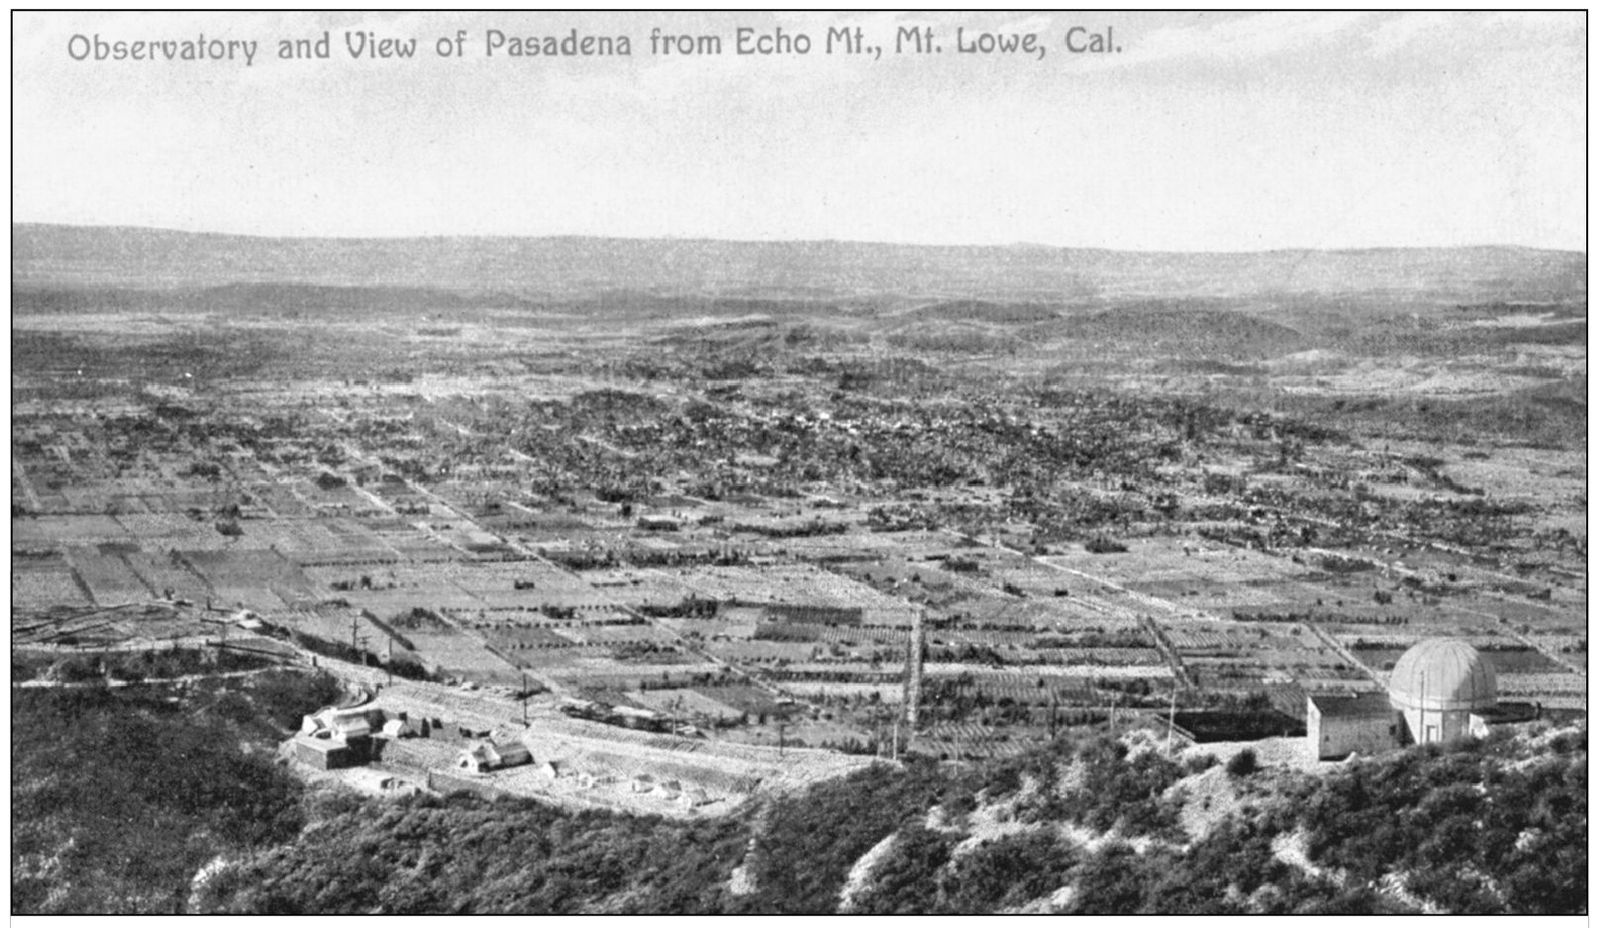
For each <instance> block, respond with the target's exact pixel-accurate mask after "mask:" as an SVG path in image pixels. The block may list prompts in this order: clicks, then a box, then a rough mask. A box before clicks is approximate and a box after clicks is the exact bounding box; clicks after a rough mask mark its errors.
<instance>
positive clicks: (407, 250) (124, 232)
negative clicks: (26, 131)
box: [11, 224, 1585, 308]
mask: <svg viewBox="0 0 1607 928" xmlns="http://www.w3.org/2000/svg"><path fill="white" fill-rule="evenodd" d="M11 272H12V287H13V290H60V289H75V288H87V289H97V290H104V289H129V290H175V289H184V290H188V289H195V288H210V287H219V286H226V285H235V284H289V283H295V284H307V285H313V286H318V287H361V288H372V287H386V288H430V289H432V290H444V291H452V292H458V293H473V294H485V293H500V294H506V295H508V296H510V297H517V298H518V299H519V300H521V301H525V300H531V301H544V300H557V301H569V300H574V299H577V298H585V297H597V296H600V295H605V294H608V293H610V292H619V291H629V292H632V293H634V294H638V295H641V294H652V295H674V294H698V295H702V296H709V297H727V298H754V299H765V300H777V299H782V300H810V301H815V300H853V299H858V298H867V299H874V298H879V297H888V296H900V297H906V298H908V297H913V298H917V299H939V300H945V299H946V300H957V301H968V300H995V301H1000V300H1004V301H1015V302H1024V303H1037V302H1056V303H1065V302H1103V301H1118V300H1129V299H1142V298H1178V297H1192V298H1202V297H1203V298H1234V299H1246V298H1256V297H1262V296H1271V295H1280V294H1281V295H1289V294H1312V295H1322V296H1329V297H1333V296H1347V295H1353V296H1358V297H1360V296H1369V297H1374V298H1379V299H1384V300H1404V301H1410V302H1457V301H1468V300H1511V301H1547V302H1551V301H1572V300H1579V299H1582V298H1583V296H1584V293H1585V255H1584V254H1583V253H1582V252H1567V251H1546V250H1539V249H1529V248H1514V247H1494V246H1492V247H1469V248H1379V249H1365V250H1350V251H1296V250H1290V251H1265V252H1252V253H1178V252H1124V251H1105V250H1098V249H1079V248H1051V247H1044V246H1035V245H1012V246H974V247H969V246H967V247H959V246H955V247H950V246H926V245H889V244H874V243H863V242H835V241H811V242H729V241H712V240H701V239H687V240H680V239H616V238H576V237H552V238H514V237H443V238H386V239H372V238H371V239H337V238H258V237H252V236H241V235H219V234H208V233H191V232H175V231H167V230H159V229H142V228H128V227H84V226H61V225H34V224H19V225H13V226H12V245H11ZM963 305H964V304H963V302H962V303H961V304H960V307H959V308H963Z"/></svg>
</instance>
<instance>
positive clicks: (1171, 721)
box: [1166, 683, 1177, 757]
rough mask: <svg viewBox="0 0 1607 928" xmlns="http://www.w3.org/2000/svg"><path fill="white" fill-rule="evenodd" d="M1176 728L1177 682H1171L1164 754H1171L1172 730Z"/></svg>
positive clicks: (1169, 755) (1168, 755)
mask: <svg viewBox="0 0 1607 928" xmlns="http://www.w3.org/2000/svg"><path fill="white" fill-rule="evenodd" d="M1175 728H1177V684H1176V683H1173V684H1172V711H1171V713H1170V714H1169V715H1167V717H1166V756H1167V757H1171V756H1172V731H1173V729H1175Z"/></svg>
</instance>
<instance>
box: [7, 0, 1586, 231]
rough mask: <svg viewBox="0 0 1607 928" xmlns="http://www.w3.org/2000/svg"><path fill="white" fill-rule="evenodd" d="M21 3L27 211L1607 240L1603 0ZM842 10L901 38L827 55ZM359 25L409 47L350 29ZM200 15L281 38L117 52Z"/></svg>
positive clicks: (16, 120) (536, 225)
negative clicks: (885, 8) (1559, 4)
mask: <svg viewBox="0 0 1607 928" xmlns="http://www.w3.org/2000/svg"><path fill="white" fill-rule="evenodd" d="M12 26H13V45H12V49H13V59H12V92H13V103H12V121H13V124H12V129H13V132H12V144H13V150H12V171H13V183H12V216H13V221H15V222H61V223H71V224H79V225H137V226H155V227H162V228H172V229H183V230H192V231H215V232H233V233H244V234H256V235H275V236H413V235H609V236H625V237H676V238H721V239H757V240H785V239H839V240H858V241H885V242H900V243H911V244H948V245H959V244H982V245H996V244H1012V243H1036V244H1044V245H1056V246H1072V247H1101V248H1113V249H1134V250H1148V251H1249V250H1261V249H1272V248H1354V247H1385V246H1453V245H1478V244H1504V245H1524V246H1532V247H1544V248H1564V249H1574V250H1583V249H1584V247H1585V228H1586V221H1585V217H1586V203H1585V182H1586V161H1585V121H1586V120H1585V59H1586V43H1585V25H1584V15H1583V14H1581V13H1573V14H1569V13H1560V14H1539V13H1507V14H1484V13H1476V14H1469V13H1412V14H1402V13H1245V14H1179V13H1113V14H1098V13H1086V12H1083V13H1053V14H1050V13H1017V14H1011V13H965V14H961V13H931V14H917V13H871V14H856V13H846V14H829V13H799V14H763V13H761V14H684V13H670V12H650V13H634V14H601V13H569V14H561V13H485V14H463V13H393V14H360V13H346V14H330V13H318V14H287V13H255V14H240V13H216V12H215V13H100V14H66V13H17V14H13V20H12ZM1078 26H1080V27H1082V28H1083V30H1085V31H1083V32H1080V33H1076V36H1077V37H1078V38H1077V44H1079V45H1087V44H1090V43H1088V42H1087V41H1086V37H1088V36H1091V35H1101V36H1103V35H1107V34H1108V35H1109V36H1111V38H1112V40H1113V41H1112V42H1111V43H1110V44H1112V45H1114V46H1119V47H1120V48H1121V51H1120V52H1109V53H1093V52H1084V53H1080V54H1074V53H1072V52H1071V51H1069V50H1068V48H1067V36H1068V32H1070V31H1071V30H1072V28H1073V27H1078ZM834 27H848V28H850V29H853V28H856V27H857V28H858V29H861V30H863V36H864V40H863V41H864V46H863V47H866V48H871V47H875V46H879V47H880V48H881V53H880V55H879V56H878V55H876V54H875V53H874V52H871V51H866V52H861V53H860V54H857V55H855V54H844V53H842V52H840V51H839V52H837V53H834V54H827V53H826V50H825V43H826V35H827V31H828V30H829V29H831V28H834ZM928 27H930V28H931V29H932V35H933V42H934V43H935V44H936V46H937V47H938V48H940V49H941V50H940V51H938V52H928V53H924V54H923V53H918V52H915V51H913V50H911V49H912V45H913V43H911V42H908V41H906V43H905V46H906V47H905V51H904V52H903V53H902V54H900V53H896V52H895V51H894V45H895V39H896V36H897V34H898V32H899V29H900V28H908V29H911V30H918V31H920V32H922V33H924V31H925V30H926V29H927V28H928ZM655 28H656V29H658V30H659V31H660V33H661V34H676V35H711V36H716V37H719V38H720V40H721V50H722V53H721V54H719V55H712V54H705V55H687V56H682V55H679V54H669V55H664V54H655V53H654V51H653V49H652V47H651V44H650V39H651V34H652V32H653V30H654V29H655ZM742 28H748V29H752V30H753V33H752V34H753V35H755V36H758V35H765V36H773V35H774V34H775V33H776V30H778V29H779V30H781V31H782V32H783V33H785V34H787V35H794V36H795V35H800V34H801V35H806V36H808V37H809V38H810V44H811V47H810V51H809V53H807V54H796V53H795V54H791V55H758V54H754V55H738V54H736V50H737V48H736V45H737V33H738V30H739V29H742ZM962 28H963V29H964V30H965V36H966V39H965V41H966V43H967V44H974V43H977V42H978V37H979V36H982V35H989V36H1000V35H1033V36H1036V37H1037V39H1036V41H1037V43H1038V44H1039V45H1040V46H1042V47H1044V49H1045V51H1044V54H1043V55H1042V57H1041V58H1040V57H1038V56H1037V55H1036V54H1021V53H1014V54H1003V53H995V54H983V53H981V52H980V51H979V52H975V53H966V54H962V53H961V50H960V45H959V42H960V36H959V30H960V29H962ZM571 29H574V30H577V32H578V34H579V35H581V36H585V35H596V36H609V37H620V36H623V37H626V38H628V39H629V40H630V51H631V54H630V55H629V56H628V57H627V56H612V57H602V56H594V57H556V58H554V57H546V56H536V57H509V56H508V55H507V54H506V50H505V48H504V49H503V50H500V51H498V52H496V53H495V54H493V55H489V56H488V55H487V53H486V38H487V34H488V32H489V31H490V30H497V31H500V32H501V33H502V34H503V35H505V36H508V37H510V38H514V37H517V38H524V37H529V36H537V37H545V36H553V37H563V36H567V35H569V34H570V30H571ZM326 30H327V31H328V32H329V34H330V46H331V48H330V51H331V57H330V58H328V59H327V60H281V59H279V58H278V57H277V50H278V42H279V40H280V39H287V38H288V39H298V38H318V37H321V36H322V35H323V34H324V33H325V31H326ZM460 31H462V32H463V33H464V36H465V40H464V43H463V46H462V49H463V54H462V55H461V56H459V55H458V54H457V51H456V44H455V41H456V36H457V35H458V34H459V32H460ZM348 32H350V33H363V34H367V33H372V34H373V35H374V36H375V37H376V38H385V37H396V38H410V39H416V40H417V42H418V46H417V51H416V53H415V57H414V58H412V59H409V60H395V59H391V60H381V59H376V58H371V57H366V56H365V57H362V58H356V59H354V58H353V57H352V56H351V55H350V53H349V52H348V51H347V43H346V42H345V41H344V39H345V37H346V34H347V33H348ZM202 35H204V36H205V37H206V39H207V40H209V41H211V40H222V41H225V42H227V41H230V40H233V41H237V42H247V41H255V42H256V43H257V50H256V53H255V58H254V60H253V62H252V63H251V64H250V65H249V66H247V65H246V64H245V63H244V61H243V60H241V59H240V57H239V56H238V54H237V57H236V60H234V61H227V60H223V61H217V60H210V61H177V62H170V61H166V60H157V61H151V60H141V61H131V60H123V61H116V60H105V61H96V60H94V54H93V47H94V46H93V43H94V41H95V40H96V39H97V38H98V39H99V40H100V41H101V42H104V43H107V44H108V46H109V45H110V43H114V42H118V41H123V42H130V43H132V42H135V41H140V40H154V41H185V40H191V41H193V40H195V39H196V38H197V37H198V36H202ZM75 36H80V37H82V38H80V39H74V37H75ZM438 40H445V42H446V45H445V46H444V50H446V51H447V52H449V54H448V55H446V56H444V57H443V56H441V55H439V54H437V51H436V48H437V41H438ZM85 49H89V50H90V54H89V57H88V58H86V59H85V60H75V58H74V55H75V54H79V53H81V52H83V51H84V50H85Z"/></svg>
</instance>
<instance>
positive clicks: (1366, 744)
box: [1306, 693, 1403, 760]
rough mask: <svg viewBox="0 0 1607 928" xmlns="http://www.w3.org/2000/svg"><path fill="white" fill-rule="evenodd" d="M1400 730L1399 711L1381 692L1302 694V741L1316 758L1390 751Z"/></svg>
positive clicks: (1331, 758) (1399, 737)
mask: <svg viewBox="0 0 1607 928" xmlns="http://www.w3.org/2000/svg"><path fill="white" fill-rule="evenodd" d="M1402 732H1403V725H1402V723H1401V714H1400V711H1399V710H1397V709H1396V708H1395V707H1394V706H1392V705H1390V701H1389V697H1388V696H1386V695H1384V694H1383V693H1338V694H1323V695H1312V696H1307V697H1306V743H1307V744H1308V745H1309V746H1310V748H1311V755H1312V756H1313V757H1315V758H1317V759H1318V760H1336V759H1339V758H1344V757H1349V756H1350V755H1352V754H1364V755H1365V754H1378V753H1382V752H1384V751H1392V750H1394V749H1396V748H1398V747H1400V746H1401V741H1402Z"/></svg>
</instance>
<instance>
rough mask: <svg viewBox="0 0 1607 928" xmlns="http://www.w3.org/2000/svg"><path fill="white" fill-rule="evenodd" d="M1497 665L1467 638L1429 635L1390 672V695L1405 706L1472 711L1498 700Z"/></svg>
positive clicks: (1492, 705)
mask: <svg viewBox="0 0 1607 928" xmlns="http://www.w3.org/2000/svg"><path fill="white" fill-rule="evenodd" d="M1496 694H1497V690H1496V677H1495V665H1494V664H1493V663H1491V661H1490V659H1489V658H1487V657H1485V656H1484V655H1482V654H1480V653H1479V652H1478V650H1477V649H1476V648H1474V647H1473V646H1472V645H1470V644H1468V643H1467V642H1465V641H1457V640H1455V639H1451V638H1430V639H1428V640H1426V641H1419V642H1418V643H1417V644H1414V645H1412V646H1411V647H1410V648H1409V649H1407V651H1406V653H1405V654H1402V655H1401V659H1400V660H1398V661H1396V662H1395V669H1394V670H1393V671H1391V672H1390V675H1389V698H1390V701H1391V702H1392V703H1394V704H1395V705H1396V706H1397V707H1399V708H1402V709H1413V710H1418V709H1426V710H1428V711H1430V712H1435V711H1445V712H1469V711H1478V710H1481V709H1491V708H1494V707H1495V703H1496Z"/></svg>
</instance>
